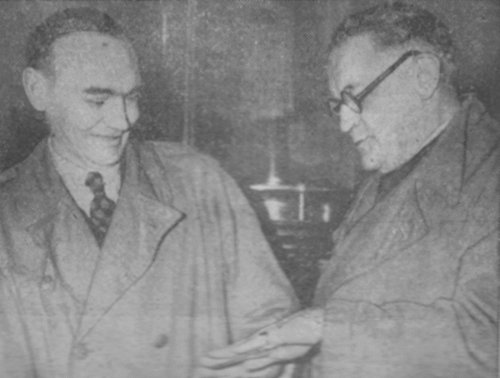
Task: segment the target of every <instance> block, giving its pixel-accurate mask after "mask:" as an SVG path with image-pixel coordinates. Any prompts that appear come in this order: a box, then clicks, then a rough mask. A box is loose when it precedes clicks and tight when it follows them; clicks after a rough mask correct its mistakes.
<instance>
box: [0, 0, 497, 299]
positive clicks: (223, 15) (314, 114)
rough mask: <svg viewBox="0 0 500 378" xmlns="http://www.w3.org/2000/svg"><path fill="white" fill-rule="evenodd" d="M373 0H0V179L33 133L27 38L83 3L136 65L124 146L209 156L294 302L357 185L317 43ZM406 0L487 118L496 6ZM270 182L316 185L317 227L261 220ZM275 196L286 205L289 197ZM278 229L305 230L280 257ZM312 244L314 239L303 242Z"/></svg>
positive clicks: (493, 0) (312, 222)
mask: <svg viewBox="0 0 500 378" xmlns="http://www.w3.org/2000/svg"><path fill="white" fill-rule="evenodd" d="M378 2H380V1H377V0H289V1H285V0H184V1H180V0H164V1H160V0H156V1H153V0H150V1H83V0H82V1H62V0H59V1H28V0H26V1H0V35H1V36H2V37H1V38H0V51H1V58H0V117H1V123H0V169H5V168H7V167H9V166H10V165H12V164H13V163H15V162H16V161H19V160H20V159H22V158H24V157H25V156H26V155H27V154H28V153H29V152H30V151H31V149H32V148H33V146H34V145H35V144H36V143H37V142H38V141H39V140H40V138H41V137H42V136H43V135H45V133H46V130H45V128H44V126H43V122H42V120H41V117H40V115H37V114H35V113H34V112H33V111H32V110H31V108H30V107H29V105H28V104H27V100H26V98H25V96H24V93H23V89H22V86H21V72H22V68H23V66H24V58H23V50H24V41H25V39H26V36H27V34H28V32H29V31H30V30H31V29H32V28H33V27H34V26H35V25H36V24H38V23H39V22H41V21H42V20H43V19H44V18H45V17H47V16H48V15H50V14H51V13H53V12H55V11H57V10H59V9H62V8H64V7H69V6H84V5H90V6H94V7H97V8H99V9H101V10H104V11H106V12H108V13H109V14H110V15H112V16H113V17H114V18H115V19H116V20H117V21H119V22H120V23H121V24H122V25H123V26H124V27H125V28H126V30H127V32H128V35H129V36H130V38H131V40H132V42H133V44H134V46H135V48H136V50H137V52H138V55H139V58H140V61H141V66H142V67H141V69H142V74H143V79H144V82H145V84H146V92H145V95H144V97H143V98H142V99H141V109H142V114H141V117H140V119H139V124H140V129H139V132H138V133H137V135H136V137H139V138H145V139H161V140H175V141H180V142H183V143H186V144H190V145H193V146H195V147H196V148H198V149H199V150H201V151H203V152H206V153H208V154H210V155H212V156H213V157H215V158H216V159H217V160H219V162H220V163H221V165H222V166H223V167H224V168H225V169H226V170H227V171H228V172H229V173H230V174H231V175H232V176H233V177H235V179H236V180H237V181H238V183H239V184H240V185H241V186H242V188H243V189H244V191H245V193H247V194H248V196H249V198H250V199H251V201H252V204H253V205H254V206H255V207H256V209H257V210H258V212H259V215H260V217H261V220H262V221H263V224H264V229H265V231H266V234H267V235H268V237H269V238H270V240H271V242H272V244H273V246H274V248H275V251H276V252H277V253H278V255H279V254H280V253H284V254H285V255H287V254H288V255H289V257H290V256H292V257H291V258H290V259H289V260H287V261H285V262H282V263H283V264H284V267H285V270H286V271H287V273H288V274H289V275H291V276H293V275H294V274H295V275H299V276H300V275H301V274H302V273H300V271H301V269H302V270H304V269H305V271H306V273H304V274H305V275H306V276H307V277H306V278H304V279H303V280H302V281H301V278H300V277H299V278H297V277H292V280H294V282H295V283H297V285H299V286H301V285H302V286H303V287H307V288H308V289H307V290H306V291H307V293H305V294H304V296H306V297H307V296H308V295H309V294H310V290H312V287H313V286H314V285H313V284H314V279H315V277H316V275H317V274H316V273H317V270H315V269H316V268H313V266H315V264H316V260H317V259H318V258H320V257H321V256H320V255H321V253H323V252H324V250H325V249H329V248H331V246H330V245H328V242H327V240H329V234H330V231H331V229H333V228H335V226H336V225H337V224H338V222H339V221H340V220H341V218H342V216H343V214H344V212H345V209H346V207H347V205H348V203H349V200H350V198H351V196H352V193H353V192H354V190H355V188H356V185H357V184H358V183H359V181H360V179H361V178H362V176H363V174H362V172H361V170H360V168H359V162H358V157H357V154H356V152H355V151H354V150H353V146H352V145H351V142H350V140H349V139H348V138H346V137H345V136H343V135H341V133H340V131H339V129H338V127H337V125H336V124H335V123H334V121H333V120H331V119H330V118H329V117H328V115H327V114H326V107H325V106H324V103H325V99H326V97H327V96H328V93H327V78H326V74H325V70H324V66H325V64H326V46H327V44H328V41H329V38H330V34H331V32H332V30H333V28H334V27H335V26H336V25H338V23H339V22H340V20H342V19H343V18H344V17H345V16H346V15H348V14H350V13H352V12H353V11H356V10H358V9H361V8H364V7H366V6H369V5H372V4H376V3H378ZM410 2H414V3H417V4H420V5H422V6H424V7H426V8H428V9H430V10H431V11H433V12H435V13H436V14H438V15H439V16H440V17H441V18H442V19H444V20H445V21H446V22H447V24H448V25H449V27H450V28H451V30H452V32H453V34H454V36H455V41H456V44H457V46H458V48H459V52H460V54H459V65H460V83H461V87H462V88H463V89H464V90H469V89H470V88H471V87H472V86H474V87H475V89H476V91H477V93H478V95H479V97H480V98H481V99H482V100H483V101H484V102H485V103H486V104H487V106H488V108H489V110H490V112H491V113H492V114H493V115H496V116H499V115H500V64H498V63H499V62H500V59H499V54H500V1H498V0H434V1H431V0H427V1H425V0H422V1H417V0H414V1H410ZM271 160H272V161H273V164H271V163H270V162H271ZM271 165H272V166H273V170H272V172H271V171H270V169H271V168H270V167H271ZM270 174H272V176H273V177H275V178H276V177H277V178H279V180H278V181H279V182H281V183H284V184H290V185H292V186H293V185H297V184H302V185H305V188H306V189H305V190H306V192H307V191H308V190H309V189H308V188H312V189H314V188H323V189H324V188H326V189H328V191H327V192H321V193H323V194H321V197H317V198H316V197H315V194H314V193H315V192H311V198H313V197H315V198H316V202H318V203H319V202H325V201H327V202H329V203H330V205H331V210H332V213H331V217H330V218H329V219H328V221H320V220H318V219H317V217H316V218H314V217H310V219H301V220H297V219H296V218H297V217H296V215H291V216H289V217H288V218H290V219H287V216H284V219H282V220H281V221H282V222H281V223H280V222H270V221H269V217H267V213H266V212H265V211H263V208H262V206H261V205H262V203H261V200H262V195H263V193H256V192H255V191H252V190H251V189H250V186H251V185H252V184H259V183H265V182H268V180H269V177H270ZM273 193H274V192H273ZM325 193H326V194H325ZM285 194H286V193H285ZM287 195H288V197H287V198H288V199H287V201H289V202H290V201H291V202H293V201H296V200H297V199H296V196H295V197H294V196H293V195H292V196H290V193H288V194H286V195H285V197H286V196H287ZM325 195H326V197H325ZM310 206H311V207H314V206H316V205H315V202H314V201H312V202H311V205H310ZM316 207H317V206H316ZM310 211H311V212H312V213H313V212H314V211H315V209H314V208H313V209H312V210H310ZM292 218H293V219H292ZM290 224H293V227H296V228H297V229H300V230H302V231H304V230H305V231H304V232H305V233H304V235H303V236H300V238H299V239H300V240H297V238H295V240H289V244H290V245H292V247H293V248H292V247H290V245H289V246H288V247H289V248H288V249H286V248H285V252H283V251H284V250H283V245H284V244H283V238H282V237H281V236H280V235H278V234H277V233H276V229H277V228H276V227H273V225H274V226H276V225H278V226H279V227H278V229H279V228H280V227H281V226H283V225H288V226H289V225H290ZM297 229H295V228H294V229H293V233H294V234H297ZM318 233H321V235H319V234H318ZM322 238H323V239H322ZM320 240H323V242H324V243H323V242H322V243H323V244H317V243H318V241H320ZM300 241H302V242H303V243H302V245H301V246H299V247H297V243H298V242H300ZM315 243H316V244H315ZM325 243H326V244H325ZM299 244H300V243H299ZM285 247H286V246H285ZM294 248H295V249H294ZM315 251H316V252H315ZM318 251H321V253H319V252H318ZM287 264H288V265H287ZM308 264H309V265H308ZM308 266H309V267H308ZM311 274H312V276H311ZM304 277H305V276H304ZM311 277H312V278H311Z"/></svg>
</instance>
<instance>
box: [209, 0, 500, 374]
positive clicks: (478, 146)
mask: <svg viewBox="0 0 500 378" xmlns="http://www.w3.org/2000/svg"><path fill="white" fill-rule="evenodd" d="M454 55H455V52H454V48H453V44H452V40H451V37H450V33H449V31H448V29H447V27H446V26H445V25H444V24H443V23H442V22H441V21H439V20H438V19H437V18H436V17H435V16H434V15H432V14H431V13H430V12H428V11H426V10H424V9H422V8H419V7H416V6H411V5H405V4H402V3H398V2H395V3H392V2H391V3H388V4H382V5H379V6H376V7H374V8H370V9H367V10H365V11H362V12H360V13H357V14H354V15H352V16H350V17H348V18H347V19H346V20H345V21H344V22H343V23H342V24H341V25H340V26H339V28H338V29H337V31H336V33H335V35H334V37H333V41H332V48H331V53H330V61H329V66H328V74H329V79H330V89H331V92H332V96H333V97H332V99H331V100H330V105H331V107H332V111H333V112H334V113H336V114H337V115H338V116H339V120H340V127H341V129H342V131H344V132H346V133H349V135H350V136H351V137H352V139H353V141H354V143H355V144H356V147H357V149H358V151H359V153H360V155H361V160H362V164H363V167H364V168H365V169H366V170H369V171H373V174H372V175H371V177H369V178H368V180H367V182H366V183H365V184H364V185H363V186H362V188H361V189H360V191H359V193H358V196H357V198H356V199H355V201H354V204H353V206H352V209H351V210H350V212H349V213H348V214H347V216H346V218H345V219H344V221H343V223H342V225H341V226H340V227H339V229H338V230H336V232H335V235H334V240H335V248H334V250H333V253H332V256H331V258H330V261H329V262H328V263H327V265H326V268H325V270H324V272H323V275H322V277H321V279H320V282H319V286H318V288H317V291H316V299H315V306H316V307H314V308H311V309H308V310H305V311H303V312H299V313H297V314H295V315H293V316H292V317H290V318H289V319H288V320H285V321H282V322H279V323H278V324H276V325H273V326H270V327H268V328H266V329H264V330H262V331H261V332H258V333H256V334H255V335H254V336H252V337H250V338H249V339H247V340H245V341H242V342H240V343H237V344H236V345H234V346H232V347H228V348H224V349H221V350H217V351H213V352H212V353H211V354H209V355H208V356H207V357H206V358H205V359H204V361H203V364H204V365H206V366H212V367H214V366H217V365H218V364H222V362H223V361H231V359H234V356H235V355H239V356H244V355H245V354H247V355H248V356H249V358H248V359H247V361H246V362H244V363H243V365H244V366H245V368H246V369H247V370H248V371H257V370H258V369H259V368H261V367H263V366H268V365H270V364H275V363H280V362H283V361H288V360H292V359H294V358H297V357H300V356H303V355H304V354H306V353H308V352H309V353H311V354H313V363H312V369H311V370H312V371H311V374H312V376H314V377H321V378H329V377H338V378H415V377H440V378H472V377H489V378H492V377H496V376H497V373H498V366H497V353H498V344H497V331H498V294H499V291H498V286H499V280H498V249H497V243H498V208H499V204H500V201H499V200H500V197H499V188H498V181H499V175H500V161H499V151H500V149H499V142H500V134H499V131H500V129H499V125H498V123H497V122H496V121H495V120H493V119H492V118H490V117H489V116H488V114H487V113H486V111H485V109H484V107H483V106H482V105H481V104H480V103H479V101H477V100H476V99H475V98H474V97H472V96H468V97H466V98H464V99H459V97H458V96H457V92H456V89H455V86H454V73H455V65H454ZM252 356H258V358H254V357H252Z"/></svg>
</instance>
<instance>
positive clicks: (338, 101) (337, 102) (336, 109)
mask: <svg viewBox="0 0 500 378" xmlns="http://www.w3.org/2000/svg"><path fill="white" fill-rule="evenodd" d="M421 53H422V52H420V51H418V50H410V51H407V52H405V53H404V54H403V55H401V57H400V58H399V59H398V60H396V61H395V62H394V63H393V64H392V65H391V66H389V68H387V69H386V70H385V71H384V72H382V73H381V74H380V75H379V76H377V77H376V78H375V80H373V81H372V82H371V83H370V84H368V85H367V86H366V87H365V89H363V90H362V91H361V92H360V93H358V94H357V95H355V94H353V93H351V92H350V91H349V89H344V90H343V91H342V92H340V98H333V97H332V98H329V99H328V109H329V110H330V114H331V115H332V116H333V115H338V114H339V113H340V108H341V107H342V105H345V106H347V107H348V108H349V109H351V110H352V111H353V112H355V113H358V114H361V112H362V111H363V107H362V103H363V101H364V99H365V98H366V96H368V95H369V94H370V93H372V92H373V90H374V89H375V88H376V87H377V86H378V85H379V84H380V83H381V82H382V81H384V79H385V78H386V77H387V76H389V75H390V74H391V73H393V72H394V71H395V70H396V68H398V67H399V66H400V65H401V64H403V62H404V61H405V60H406V59H408V58H409V57H412V56H416V55H419V54H421Z"/></svg>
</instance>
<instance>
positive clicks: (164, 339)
mask: <svg viewBox="0 0 500 378" xmlns="http://www.w3.org/2000/svg"><path fill="white" fill-rule="evenodd" d="M167 344H168V336H167V335H165V334H164V333H162V334H160V335H158V337H157V338H156V340H155V341H154V343H153V345H154V347H155V348H158V349H160V348H163V347H164V346H165V345H167Z"/></svg>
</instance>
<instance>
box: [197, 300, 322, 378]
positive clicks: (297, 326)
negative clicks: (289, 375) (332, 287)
mask: <svg viewBox="0 0 500 378" xmlns="http://www.w3.org/2000/svg"><path fill="white" fill-rule="evenodd" d="M322 325H323V311H322V310H321V309H307V310H303V311H300V312H297V313H295V314H293V315H291V316H289V317H287V318H285V319H283V320H280V321H278V322H276V323H274V324H272V325H270V326H268V327H265V328H263V329H261V330H260V331H258V332H256V333H254V334H253V335H252V336H250V337H248V338H246V339H243V340H241V341H239V342H237V343H235V344H232V345H230V346H227V347H225V348H222V349H218V350H215V351H212V352H210V353H209V354H208V355H207V356H205V357H203V358H202V359H201V361H200V366H201V367H203V368H204V369H206V370H207V371H214V372H215V371H219V372H221V373H223V372H224V371H229V370H230V369H235V368H236V367H237V368H238V370H239V371H245V372H246V373H247V374H248V375H241V374H242V373H239V374H240V375H236V376H240V377H246V376H248V377H251V376H254V375H251V374H255V373H258V372H261V371H262V373H264V370H268V369H270V368H272V367H275V366H276V365H280V364H285V363H288V362H290V361H293V360H295V359H297V358H300V357H302V356H304V355H306V354H307V353H308V352H309V350H310V349H311V348H312V347H313V346H314V345H316V344H317V343H319V342H320V341H321V337H322ZM278 374H279V372H278ZM207 376H210V375H207ZM212 376H214V377H217V376H218V375H212ZM220 376H228V377H229V376H230V375H224V373H223V374H221V375H220ZM257 376H258V375H257ZM263 376H266V377H267V376H268V375H263Z"/></svg>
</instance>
